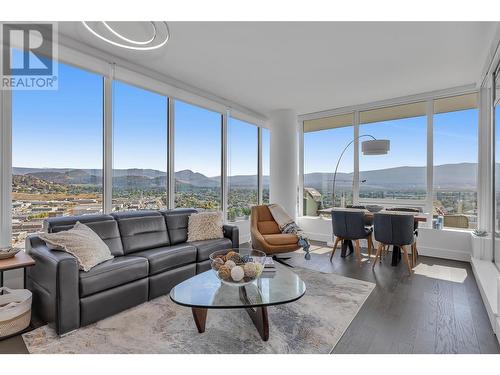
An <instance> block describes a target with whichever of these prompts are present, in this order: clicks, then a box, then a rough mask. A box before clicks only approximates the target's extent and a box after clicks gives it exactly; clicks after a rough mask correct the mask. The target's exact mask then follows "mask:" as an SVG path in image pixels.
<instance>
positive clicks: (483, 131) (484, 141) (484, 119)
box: [477, 87, 495, 231]
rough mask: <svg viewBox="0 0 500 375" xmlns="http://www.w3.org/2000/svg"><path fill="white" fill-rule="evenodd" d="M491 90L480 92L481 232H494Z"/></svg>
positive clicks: (478, 192)
mask: <svg viewBox="0 0 500 375" xmlns="http://www.w3.org/2000/svg"><path fill="white" fill-rule="evenodd" d="M490 95H491V90H490V89H489V88H486V87H483V88H481V90H480V91H479V126H478V139H479V147H478V171H477V173H478V175H477V181H478V186H477V190H478V191H477V207H478V216H479V217H478V228H479V229H481V230H486V231H492V230H494V221H495V220H494V219H493V215H494V212H493V211H494V209H493V208H494V204H495V203H494V198H493V189H492V183H493V179H492V177H493V174H494V165H495V163H494V162H493V161H492V146H493V144H494V138H493V132H492V127H491V100H490Z"/></svg>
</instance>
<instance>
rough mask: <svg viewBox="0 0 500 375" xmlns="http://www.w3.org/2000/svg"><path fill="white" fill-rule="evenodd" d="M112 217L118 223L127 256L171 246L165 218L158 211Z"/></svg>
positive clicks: (119, 213)
mask: <svg viewBox="0 0 500 375" xmlns="http://www.w3.org/2000/svg"><path fill="white" fill-rule="evenodd" d="M112 216H113V217H114V218H115V219H116V221H117V222H118V227H119V229H120V235H121V238H122V244H123V252H124V253H125V254H130V253H133V252H136V251H140V250H145V249H151V248H155V247H161V246H168V245H169V244H170V241H169V238H168V233H167V226H166V224H165V218H164V217H163V215H162V214H161V213H159V212H158V211H125V212H117V213H113V214H112Z"/></svg>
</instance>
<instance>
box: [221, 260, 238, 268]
mask: <svg viewBox="0 0 500 375" xmlns="http://www.w3.org/2000/svg"><path fill="white" fill-rule="evenodd" d="M224 265H225V266H227V267H229V269H232V268H234V266H236V263H234V262H233V261H232V260H226V263H224Z"/></svg>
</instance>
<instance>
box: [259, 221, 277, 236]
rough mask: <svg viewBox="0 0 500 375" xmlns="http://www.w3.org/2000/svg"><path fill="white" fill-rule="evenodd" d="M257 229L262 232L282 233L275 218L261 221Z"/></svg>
mask: <svg viewBox="0 0 500 375" xmlns="http://www.w3.org/2000/svg"><path fill="white" fill-rule="evenodd" d="M257 229H258V230H259V232H260V234H277V233H281V232H280V228H279V227H278V224H277V223H276V222H275V221H274V220H266V221H259V222H258V223H257Z"/></svg>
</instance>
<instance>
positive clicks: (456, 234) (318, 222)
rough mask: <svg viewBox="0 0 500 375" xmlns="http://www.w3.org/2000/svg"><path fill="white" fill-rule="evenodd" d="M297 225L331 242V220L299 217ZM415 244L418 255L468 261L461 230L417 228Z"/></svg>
mask: <svg viewBox="0 0 500 375" xmlns="http://www.w3.org/2000/svg"><path fill="white" fill-rule="evenodd" d="M297 222H298V224H299V226H300V227H301V228H302V229H303V230H304V232H305V233H306V235H307V236H308V237H309V238H310V239H312V240H316V241H323V242H328V243H330V245H331V242H332V221H331V219H326V218H322V217H306V216H303V217H299V218H298V219H297ZM418 233H419V235H418V239H417V246H418V252H419V254H420V255H426V256H432V257H436V258H445V259H454V260H462V261H470V258H471V254H472V242H471V234H470V232H468V231H461V230H435V229H429V228H419V230H418Z"/></svg>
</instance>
